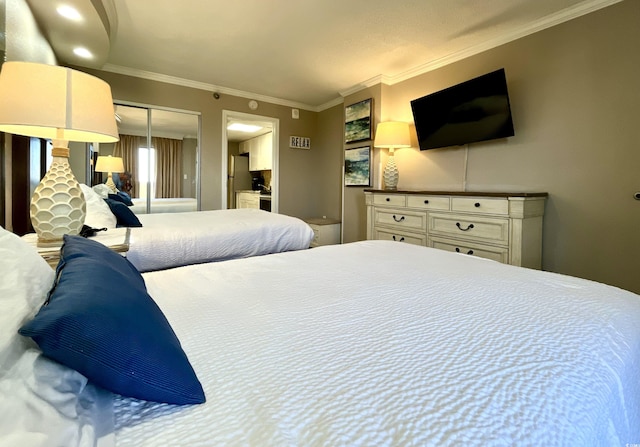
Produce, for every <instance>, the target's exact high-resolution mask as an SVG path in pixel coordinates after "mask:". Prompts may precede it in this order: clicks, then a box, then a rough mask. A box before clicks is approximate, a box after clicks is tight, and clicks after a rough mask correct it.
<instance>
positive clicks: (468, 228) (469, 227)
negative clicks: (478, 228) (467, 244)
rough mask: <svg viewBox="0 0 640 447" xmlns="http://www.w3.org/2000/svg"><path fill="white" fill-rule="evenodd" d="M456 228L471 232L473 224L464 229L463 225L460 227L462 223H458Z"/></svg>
mask: <svg viewBox="0 0 640 447" xmlns="http://www.w3.org/2000/svg"><path fill="white" fill-rule="evenodd" d="M456 227H458V229H460V230H462V231H469V230H470V229H472V228H473V224H469V226H468V227H467V228H462V225H460V222H456Z"/></svg>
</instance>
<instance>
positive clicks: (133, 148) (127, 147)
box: [113, 135, 142, 197]
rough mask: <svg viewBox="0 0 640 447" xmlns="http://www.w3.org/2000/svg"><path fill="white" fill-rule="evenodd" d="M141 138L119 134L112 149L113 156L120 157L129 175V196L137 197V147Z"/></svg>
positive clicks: (138, 189)
mask: <svg viewBox="0 0 640 447" xmlns="http://www.w3.org/2000/svg"><path fill="white" fill-rule="evenodd" d="M141 140H142V138H141V137H138V136H135V135H120V141H118V142H117V143H116V144H115V147H114V149H113V156H114V157H122V162H123V163H124V170H125V171H126V172H128V173H129V174H130V175H131V186H132V189H131V191H130V192H129V194H130V195H131V197H139V191H140V185H139V179H138V178H137V174H138V148H139V147H140V143H141Z"/></svg>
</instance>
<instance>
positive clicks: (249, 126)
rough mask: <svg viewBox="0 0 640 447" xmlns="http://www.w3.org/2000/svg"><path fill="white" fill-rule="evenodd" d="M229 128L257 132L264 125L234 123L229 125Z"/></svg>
mask: <svg viewBox="0 0 640 447" xmlns="http://www.w3.org/2000/svg"><path fill="white" fill-rule="evenodd" d="M227 129H228V130H237V131H239V132H256V131H258V130H260V129H262V126H256V125H253V124H243V123H233V124H229V125H228V126H227Z"/></svg>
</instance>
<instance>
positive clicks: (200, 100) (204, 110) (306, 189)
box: [82, 69, 324, 217]
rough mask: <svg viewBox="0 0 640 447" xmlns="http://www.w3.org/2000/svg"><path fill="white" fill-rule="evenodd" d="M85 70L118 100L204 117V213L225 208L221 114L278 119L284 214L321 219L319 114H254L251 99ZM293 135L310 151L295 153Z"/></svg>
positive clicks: (272, 109)
mask: <svg viewBox="0 0 640 447" xmlns="http://www.w3.org/2000/svg"><path fill="white" fill-rule="evenodd" d="M82 70H83V71H86V72H89V73H91V74H93V75H95V76H98V77H100V78H101V79H104V80H105V81H106V82H108V83H109V84H110V85H111V90H112V94H113V98H114V100H116V101H128V102H135V103H140V104H147V105H151V106H160V107H169V108H175V109H182V110H189V111H195V112H200V113H201V114H202V141H201V151H202V153H201V167H200V175H201V197H202V209H203V210H209V209H220V208H221V203H222V201H221V198H222V182H221V179H222V148H221V145H222V111H223V110H232V111H236V112H243V113H251V114H256V115H261V116H269V117H274V118H278V119H279V120H280V152H279V155H280V159H279V198H280V208H279V211H280V212H281V213H283V214H289V215H292V216H297V217H309V216H313V215H316V214H317V213H316V210H315V205H314V200H313V197H314V194H315V192H314V191H315V190H316V189H317V188H318V187H319V185H318V184H314V182H312V181H309V179H310V178H313V175H314V174H315V173H316V171H315V168H314V163H313V159H315V158H318V156H319V155H318V154H322V153H324V147H323V143H322V142H321V141H318V140H317V138H316V136H317V118H318V114H317V113H315V112H309V111H306V110H300V111H299V112H300V118H299V119H293V118H292V117H291V108H290V107H286V106H281V105H275V104H270V103H266V102H259V107H258V110H255V111H252V110H250V109H249V106H248V103H249V100H248V99H246V98H240V97H235V96H230V95H224V94H223V95H220V99H218V100H216V99H214V98H213V94H212V92H208V91H204V90H199V89H195V88H190V87H183V86H177V85H173V84H167V83H163V82H157V81H149V80H145V79H140V78H135V77H131V76H126V75H120V74H115V73H109V72H103V71H98V70H87V69H82ZM291 135H296V136H305V137H310V138H311V141H312V146H313V147H312V149H311V151H303V150H297V149H290V148H289V137H290V136H291ZM225 162H226V161H225ZM320 187H321V188H322V187H324V185H322V186H320Z"/></svg>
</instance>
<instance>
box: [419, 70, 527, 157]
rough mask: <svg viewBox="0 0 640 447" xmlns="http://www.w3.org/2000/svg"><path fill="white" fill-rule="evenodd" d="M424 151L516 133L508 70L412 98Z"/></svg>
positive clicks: (421, 147) (421, 145) (420, 143)
mask: <svg viewBox="0 0 640 447" xmlns="http://www.w3.org/2000/svg"><path fill="white" fill-rule="evenodd" d="M411 110H412V111H413V119H414V122H415V125H416V133H417V134H418V142H419V145H420V150H426V149H435V148H440V147H448V146H460V145H463V144H468V143H474V142H477V141H485V140H494V139H497V138H506V137H510V136H513V135H514V134H515V133H514V131H513V121H512V119H511V107H510V104H509V94H508V92H507V79H506V76H505V73H504V69H500V70H496V71H494V72H492V73H487V74H486V75H482V76H479V77H477V78H474V79H471V80H469V81H466V82H463V83H461V84H458V85H454V86H453V87H449V88H446V89H444V90H441V91H439V92H436V93H432V94H430V95H427V96H423V97H422V98H418V99H414V100H413V101H411Z"/></svg>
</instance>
